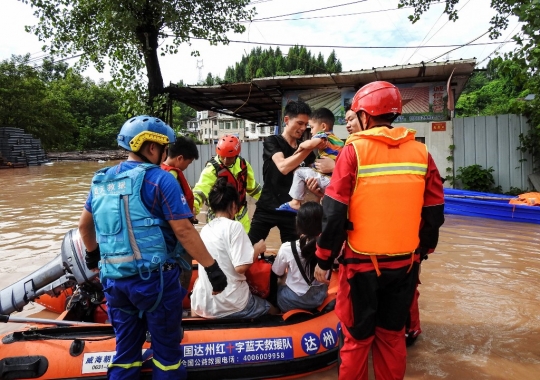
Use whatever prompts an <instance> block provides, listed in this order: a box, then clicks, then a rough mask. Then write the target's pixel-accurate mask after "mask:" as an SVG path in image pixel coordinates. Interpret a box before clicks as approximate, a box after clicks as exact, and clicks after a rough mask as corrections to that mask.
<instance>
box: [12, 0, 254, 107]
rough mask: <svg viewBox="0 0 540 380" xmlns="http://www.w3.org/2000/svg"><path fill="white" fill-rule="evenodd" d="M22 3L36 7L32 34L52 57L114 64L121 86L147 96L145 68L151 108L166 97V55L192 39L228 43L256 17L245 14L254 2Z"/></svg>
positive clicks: (85, 63) (28, 0)
mask: <svg viewBox="0 0 540 380" xmlns="http://www.w3.org/2000/svg"><path fill="white" fill-rule="evenodd" d="M21 1H23V2H25V3H30V5H31V6H32V7H33V8H34V9H35V12H34V15H35V16H36V17H38V19H39V21H38V23H37V25H35V26H30V27H27V31H30V32H33V33H34V34H35V35H36V36H37V37H38V38H39V39H40V40H41V41H45V42H48V45H47V46H46V50H47V51H48V52H50V53H51V54H52V55H54V56H61V57H66V56H75V55H80V60H79V63H78V65H79V66H80V67H82V68H85V67H87V66H88V65H89V64H93V65H94V66H95V68H96V69H97V70H98V71H100V72H102V71H103V70H104V68H105V64H106V63H108V64H109V65H110V66H111V75H112V77H113V78H114V80H115V82H116V84H118V85H120V86H122V87H124V88H136V89H137V90H139V91H141V93H143V88H144V84H143V83H144V81H143V78H142V71H143V69H144V68H145V69H146V77H147V78H146V79H147V92H146V95H147V96H148V101H149V105H153V101H154V100H155V98H156V97H157V96H158V95H159V94H161V93H162V92H163V78H162V75H161V68H160V66H159V55H160V54H161V55H166V54H176V53H177V52H178V45H180V44H181V43H184V42H187V43H189V41H190V40H191V38H203V39H208V40H209V41H210V43H211V44H217V43H220V42H221V43H224V44H227V43H228V41H229V40H228V38H227V36H226V35H225V33H226V32H227V31H229V30H233V31H234V32H236V33H242V32H243V31H244V30H245V27H244V25H242V24H240V23H239V21H240V20H250V19H251V18H252V16H253V15H254V9H250V10H247V9H245V7H246V6H247V5H248V3H249V0H114V1H108V0H75V1H73V0H21ZM168 37H171V39H167V38H168ZM161 41H164V43H163V45H162V43H161ZM192 54H197V53H196V52H194V53H192Z"/></svg>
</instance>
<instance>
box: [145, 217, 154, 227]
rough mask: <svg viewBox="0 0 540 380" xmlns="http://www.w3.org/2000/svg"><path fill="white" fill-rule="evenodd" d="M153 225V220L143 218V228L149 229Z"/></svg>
mask: <svg viewBox="0 0 540 380" xmlns="http://www.w3.org/2000/svg"><path fill="white" fill-rule="evenodd" d="M153 225H154V219H153V218H145V219H144V226H145V227H150V226H153Z"/></svg>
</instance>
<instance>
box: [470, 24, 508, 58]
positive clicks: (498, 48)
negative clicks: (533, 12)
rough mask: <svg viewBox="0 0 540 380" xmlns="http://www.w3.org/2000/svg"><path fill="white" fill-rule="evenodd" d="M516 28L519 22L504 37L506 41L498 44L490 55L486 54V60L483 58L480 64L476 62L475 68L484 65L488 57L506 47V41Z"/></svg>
mask: <svg viewBox="0 0 540 380" xmlns="http://www.w3.org/2000/svg"><path fill="white" fill-rule="evenodd" d="M518 26H519V22H518V23H517V24H516V26H514V29H512V31H511V32H510V33H509V34H508V36H507V37H506V39H505V40H504V41H503V42H501V44H500V45H499V46H497V48H496V49H495V50H493V51H492V52H491V53H490V54H488V56H487V57H486V58H484V59H483V60H481V61H480V62H478V63H477V64H476V66H480V65H481V64H482V63H484V62H485V61H486V60H487V59H488V58H489V57H491V56H492V55H493V54H495V53H496V52H497V51H499V50H501V49H502V47H503V46H504V45H506V44H507V43H508V42H509V41H508V40H509V39H510V37H511V36H512V34H514V30H516V28H517V27H518Z"/></svg>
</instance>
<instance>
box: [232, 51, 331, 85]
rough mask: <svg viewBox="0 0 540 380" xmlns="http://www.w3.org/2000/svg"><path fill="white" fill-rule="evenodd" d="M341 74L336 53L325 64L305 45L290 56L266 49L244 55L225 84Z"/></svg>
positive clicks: (320, 56) (320, 55) (291, 52)
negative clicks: (252, 80)
mask: <svg viewBox="0 0 540 380" xmlns="http://www.w3.org/2000/svg"><path fill="white" fill-rule="evenodd" d="M336 72H341V62H340V61H339V59H337V57H336V53H335V52H334V51H332V53H331V54H330V55H329V56H328V59H327V60H326V61H325V59H324V56H323V55H322V54H321V53H319V55H318V56H317V57H315V56H314V55H312V54H311V52H310V51H308V50H307V49H306V47H305V46H298V45H296V46H292V47H291V48H289V51H288V53H287V55H283V54H282V52H281V50H280V49H279V48H276V50H273V49H272V48H269V49H267V50H263V49H262V48H261V47H256V48H253V49H252V50H251V52H250V53H249V54H248V55H242V58H241V59H240V61H239V62H236V63H235V65H234V67H233V66H229V67H227V70H226V71H225V81H226V82H229V83H238V82H249V81H251V79H253V78H262V77H268V76H274V75H278V76H283V75H304V74H323V73H336Z"/></svg>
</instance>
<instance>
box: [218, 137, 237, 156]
mask: <svg viewBox="0 0 540 380" xmlns="http://www.w3.org/2000/svg"><path fill="white" fill-rule="evenodd" d="M241 148H242V146H241V144H240V140H239V139H238V137H236V136H234V135H224V136H223V137H222V138H220V139H219V141H218V143H217V145H216V154H217V155H218V156H221V157H236V156H238V155H239V154H240V149H241Z"/></svg>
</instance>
